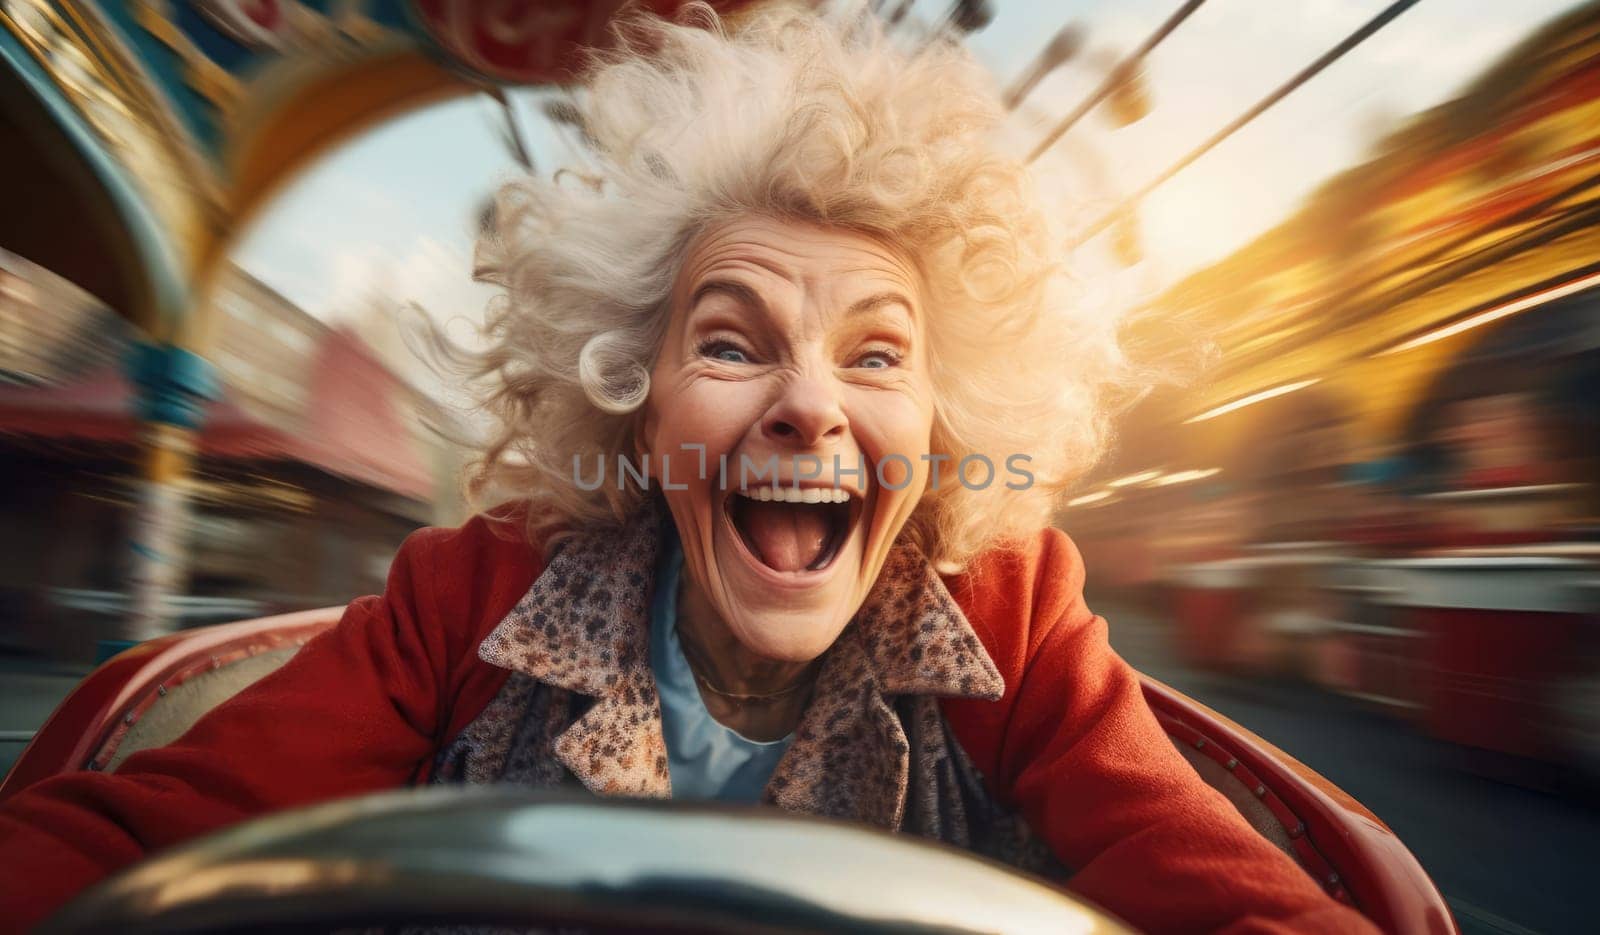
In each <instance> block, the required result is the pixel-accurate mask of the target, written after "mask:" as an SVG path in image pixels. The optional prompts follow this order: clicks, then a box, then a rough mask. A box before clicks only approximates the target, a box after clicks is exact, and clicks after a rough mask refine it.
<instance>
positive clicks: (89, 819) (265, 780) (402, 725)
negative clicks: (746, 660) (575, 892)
mask: <svg viewBox="0 0 1600 935" xmlns="http://www.w3.org/2000/svg"><path fill="white" fill-rule="evenodd" d="M440 534H441V531H438V530H424V531H421V532H418V533H414V534H413V535H412V536H411V537H410V538H409V539H407V541H406V543H405V544H404V545H403V546H402V547H401V549H400V551H399V553H398V555H397V556H396V558H395V561H394V564H393V566H392V567H391V569H390V573H389V580H388V584H387V587H386V591H385V594H384V596H383V597H381V598H379V597H367V598H362V599H360V600H357V601H355V602H354V603H352V604H351V605H350V606H349V607H348V608H347V609H346V611H345V613H344V616H343V618H342V619H341V620H340V622H339V623H338V624H337V625H336V626H335V627H333V628H332V629H330V630H329V631H327V632H325V633H323V634H321V635H319V636H318V637H316V638H315V639H313V640H311V641H310V642H309V643H307V644H306V646H305V647H304V648H303V649H301V650H300V651H299V652H298V653H296V654H295V656H294V657H293V658H292V659H291V660H290V661H289V662H288V663H286V664H285V665H284V666H282V667H281V668H280V669H278V670H277V671H276V672H273V673H272V674H270V675H268V676H267V677H265V678H263V679H262V680H261V681H259V682H257V683H255V684H254V685H252V686H250V687H248V688H246V689H245V690H244V691H242V692H241V693H240V694H238V695H237V696H235V697H234V698H233V699H231V700H230V701H228V702H227V703H225V704H223V705H220V706H219V707H217V708H216V709H215V710H213V711H212V712H210V713H208V714H207V715H205V716H204V717H202V718H201V719H200V721H199V722H198V723H196V724H195V726H194V727H193V728H191V729H190V730H189V731H188V732H187V733H186V734H184V736H183V737H181V738H180V739H179V740H177V741H176V742H174V743H172V744H170V745H168V746H166V747H161V748H156V749H151V750H145V751H140V752H138V753H135V754H133V755H131V756H129V757H128V759H127V760H126V761H125V762H124V763H123V764H122V767H121V768H120V769H119V770H118V771H117V772H116V773H114V774H102V773H91V772H81V773H72V774H67V775H62V776H57V777H53V778H51V779H49V780H46V781H43V782H40V783H38V784H37V785H35V786H33V787H32V788H30V789H27V790H24V791H22V792H20V793H18V794H17V795H15V796H13V797H12V798H11V799H10V800H8V801H7V802H6V804H5V805H4V806H3V807H0V868H4V869H3V871H0V930H4V931H23V930H26V929H27V928H29V927H30V926H32V925H33V924H35V923H36V922H38V921H39V920H41V919H42V918H44V917H45V916H46V915H48V914H49V913H50V912H51V911H53V910H54V909H56V908H57V907H59V906H60V905H61V904H62V903H64V902H66V901H67V900H68V899H70V898H71V897H72V896H73V895H75V894H76V893H77V892H78V891H79V890H81V889H83V888H84V887H86V886H88V885H89V884H91V883H93V882H95V881H96V880H98V879H100V878H101V877H104V876H106V875H108V874H110V873H112V872H114V871H116V870H118V869H120V868H122V867H124V866H126V865H128V864H131V863H133V862H134V861H137V860H138V859H140V858H141V857H143V856H145V855H146V854H149V853H152V852H154V851H157V850H160V849H161V848H164V847H167V846H170V845H173V844H176V843H178V842H180V841H183V840H186V839H188V838H192V837H195V836H197V835H201V834H204V833H205V832H208V831H212V830H214V829H218V828H221V827H223V826H225V825H229V824H232V823H234V822H237V821H240V820H242V819H245V818H249V817H252V816H255V815H259V814H262V813H265V812H268V811H272V810H276V809H281V808H288V807H292V806H296V805H302V804H306V803H310V802H315V801H320V800H324V799H330V798H335V797H338V796H343V795H350V794H356V793H361V792H366V791H371V790H376V789H381V788H392V787H396V786H400V785H403V784H405V783H406V781H407V780H408V779H409V778H410V777H411V776H412V775H413V774H414V773H415V772H416V770H417V769H418V767H419V766H420V765H421V764H422V763H423V762H424V761H425V760H426V758H427V757H428V756H429V755H430V753H431V751H432V750H433V748H434V735H435V733H436V731H437V730H438V729H439V728H440V719H441V713H442V711H443V710H444V705H443V703H442V697H441V696H442V692H441V687H442V686H443V685H444V684H445V682H446V679H447V678H448V670H449V666H450V659H451V658H452V656H453V655H454V654H456V653H458V652H459V649H458V648H457V647H452V646H450V645H448V644H449V643H450V642H451V641H452V640H456V641H462V642H464V640H463V639H461V638H460V637H459V635H451V634H449V633H447V632H446V631H445V630H444V629H443V628H442V627H440V626H438V625H437V623H438V618H437V615H436V614H434V612H433V608H432V607H431V606H423V605H424V604H425V603H430V604H431V601H430V600H429V595H430V592H431V591H432V588H431V587H429V586H428V585H429V581H430V578H431V576H432V574H433V569H432V568H431V567H430V566H431V564H432V557H433V556H432V551H433V550H432V549H431V547H430V546H431V544H432V541H433V539H434V538H435V537H437V536H438V535H440Z"/></svg>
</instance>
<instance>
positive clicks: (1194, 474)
mask: <svg viewBox="0 0 1600 935" xmlns="http://www.w3.org/2000/svg"><path fill="white" fill-rule="evenodd" d="M1221 472H1222V468H1206V469H1205V470H1203V471H1177V472H1175V473H1172V474H1168V475H1166V476H1165V477H1159V478H1157V479H1156V480H1154V481H1152V482H1151V484H1150V486H1152V487H1170V486H1171V485H1173V484H1187V483H1189V482H1190V481H1197V480H1205V479H1206V478H1208V477H1212V476H1214V475H1216V474H1220V473H1221Z"/></svg>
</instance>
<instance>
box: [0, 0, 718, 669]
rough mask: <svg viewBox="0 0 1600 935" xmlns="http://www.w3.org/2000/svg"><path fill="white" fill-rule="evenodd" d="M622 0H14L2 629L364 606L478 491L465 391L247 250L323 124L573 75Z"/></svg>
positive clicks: (0, 65) (112, 630) (4, 261)
mask: <svg viewBox="0 0 1600 935" xmlns="http://www.w3.org/2000/svg"><path fill="white" fill-rule="evenodd" d="M676 5H677V4H676V3H675V2H670V0H662V2H653V3H647V4H645V6H646V7H648V8H651V9H656V10H660V11H665V10H667V9H670V8H672V7H675V6H676ZM715 5H716V6H718V7H719V8H727V7H729V6H737V5H738V4H728V3H721V4H715ZM513 6H515V5H513ZM619 6H620V3H618V2H616V0H593V2H588V0H567V2H549V3H536V4H523V5H522V6H520V7H516V9H515V10H512V9H511V8H510V7H506V5H504V4H488V3H473V2H460V0H298V2H296V0H127V2H121V0H119V2H93V0H0V140H3V141H4V142H3V145H0V179H3V180H4V182H3V185H4V191H5V196H4V209H3V210H0V251H3V252H0V465H3V467H0V474H3V480H0V499H3V501H4V502H3V503H0V515H3V516H4V517H5V522H6V523H7V530H6V534H5V535H4V536H3V537H0V550H3V552H0V554H3V556H4V561H0V616H3V617H4V619H5V621H6V626H5V627H4V629H3V636H0V639H3V640H4V641H5V643H6V644H7V645H6V646H5V648H6V649H9V650H24V651H36V652H49V653H51V654H52V655H55V656H57V657H66V658H74V657H77V658H86V657H87V655H88V654H90V653H92V652H93V648H94V646H95V644H96V642H97V641H101V640H108V639H122V640H134V639H141V638H146V637H149V636H152V635H155V634H157V633H160V632H163V631H165V630H168V629H171V628H172V627H175V626H179V625H187V624H193V623H202V622H209V621H213V620H218V619H236V618H239V617H245V616H253V615H257V614H260V613H263V612H267V611H270V610H276V609H283V608H289V607H295V606H308V605H321V604H328V603H343V602H344V601H346V600H348V599H349V598H350V597H351V596H352V595H354V594H359V593H365V592H370V591H371V590H373V589H375V588H377V587H379V586H381V582H382V574H383V572H384V568H385V566H386V564H387V560H388V557H389V556H390V555H391V554H392V552H393V549H394V547H395V546H396V545H397V544H398V542H399V540H400V539H401V538H402V537H403V536H404V535H405V534H406V533H407V532H408V531H409V530H411V529H413V528H415V527H416V526H417V525H420V524H422V523H427V522H450V521H454V520H455V519H457V518H459V510H460V505H459V499H458V497H457V496H456V494H455V493H454V486H453V484H454V481H453V478H454V476H455V475H456V473H457V469H458V468H459V464H458V463H457V462H456V461H455V460H454V456H453V455H452V454H451V453H450V450H449V448H448V447H447V446H445V445H444V444H442V443H441V442H439V441H437V440H436V439H437V436H436V435H435V434H432V433H430V432H429V431H428V430H427V428H426V426H427V424H429V423H437V422H448V421H449V416H448V415H447V414H445V413H444V412H442V411H441V410H440V409H439V407H437V406H435V405H432V404H431V403H430V402H429V401H428V399H427V398H426V397H425V396H423V395H422V394H420V393H418V392H417V391H416V390H415V389H414V388H413V387H412V386H411V385H410V384H409V383H408V382H407V381H406V380H405V379H403V378H402V377H401V376H399V375H397V374H395V373H393V372H391V370H390V369H389V367H387V366H386V365H385V364H384V363H383V362H382V361H381V360H380V358H379V357H378V356H377V355H375V354H374V353H372V351H371V349H369V348H367V347H365V346H364V345H363V344H362V342H361V340H360V339H359V338H357V337H356V336H355V333H354V332H353V331H351V330H342V329H331V328H329V327H327V326H325V325H323V324H322V323H320V322H319V321H317V320H315V319H313V318H311V317H310V316H308V315H307V314H306V313H305V312H303V311H302V310H300V309H298V308H295V307H294V306H293V305H292V304H291V303H290V302H288V301H287V300H285V299H284V298H283V297H282V296H280V295H278V294H277V293H275V292H273V290H271V289H270V288H268V287H267V286H265V285H264V284H263V283H261V282H259V281H257V280H255V279H253V278H252V277H251V276H249V275H248V274H246V273H244V272H243V271H242V270H240V269H239V268H237V267H236V266H234V265H233V264H232V263H231V262H230V261H229V259H228V258H229V256H230V253H231V249H232V247H233V245H234V243H235V241H236V239H237V238H238V236H239V232H240V231H241V229H243V227H244V226H245V225H246V224H247V223H248V222H249V220H250V219H251V218H252V217H253V216H254V215H255V214H257V213H258V212H259V211H260V210H261V209H262V207H263V206H264V205H265V204H266V203H267V202H268V201H269V200H270V199H271V198H272V196H273V195H274V193H275V192H276V191H277V190H278V189H279V188H280V187H281V186H282V185H283V184H284V183H285V182H286V180H288V179H290V178H291V177H292V176H293V175H294V173H296V171H297V170H299V169H300V168H302V167H303V166H305V165H306V164H307V163H308V161H309V160H311V159H312V158H314V157H315V156H317V155H318V154H319V153H321V152H323V151H325V150H326V149H327V148H328V147H329V146H331V145H333V144H335V143H337V142H340V141H342V140H344V139H346V138H348V137H350V136H351V135H353V134H355V133H358V132H359V131H361V130H363V129H365V128H368V127H370V126H372V125H374V124H375V123H377V122H380V121H383V120H386V119H388V118H390V117H393V116H395V115H397V114H399V113H402V112H405V111H408V110H412V109H415V108H417V107H419V106H423V105H427V104H430V103H434V102H438V101H442V100H445V99H448V98H451V97H455V96H461V95H467V94H475V93H483V92H487V93H489V94H491V95H499V94H501V93H502V89H504V88H505V87H507V86H512V85H532V84H548V83H552V82H559V81H561V80H562V79H563V78H565V77H566V76H568V75H569V74H570V73H571V70H572V68H573V67H574V66H575V65H576V63H577V62H578V61H579V60H580V57H581V54H582V49H583V48H585V47H589V46H594V45H597V44H601V43H603V42H604V41H605V40H606V38H607V33H606V31H605V24H606V22H607V20H608V19H609V17H610V15H611V14H612V13H614V12H615V10H616V9H617V8H618V7H619Z"/></svg>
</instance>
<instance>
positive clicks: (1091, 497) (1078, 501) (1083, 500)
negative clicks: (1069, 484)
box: [1067, 490, 1111, 506]
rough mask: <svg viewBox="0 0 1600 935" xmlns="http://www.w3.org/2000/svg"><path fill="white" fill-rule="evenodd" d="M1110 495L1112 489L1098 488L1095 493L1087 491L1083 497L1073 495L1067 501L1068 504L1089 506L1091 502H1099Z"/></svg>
mask: <svg viewBox="0 0 1600 935" xmlns="http://www.w3.org/2000/svg"><path fill="white" fill-rule="evenodd" d="M1110 496H1111V491H1109V490H1096V491H1095V492H1094V493H1086V494H1084V495H1083V496H1081V497H1073V498H1072V499H1071V500H1068V501H1067V506H1088V505H1089V504H1091V503H1099V502H1100V501H1101V500H1105V499H1107V498H1109V497H1110Z"/></svg>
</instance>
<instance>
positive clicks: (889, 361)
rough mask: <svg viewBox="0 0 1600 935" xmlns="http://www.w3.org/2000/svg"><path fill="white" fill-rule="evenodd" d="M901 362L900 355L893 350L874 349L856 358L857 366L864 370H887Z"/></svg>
mask: <svg viewBox="0 0 1600 935" xmlns="http://www.w3.org/2000/svg"><path fill="white" fill-rule="evenodd" d="M899 363H900V355H899V354H896V353H894V352H893V351H872V352H871V353H868V354H863V355H861V357H859V358H857V360H856V366H857V367H860V368H862V369H863V370H887V369H888V368H890V367H893V366H895V365H897V364H899Z"/></svg>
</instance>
